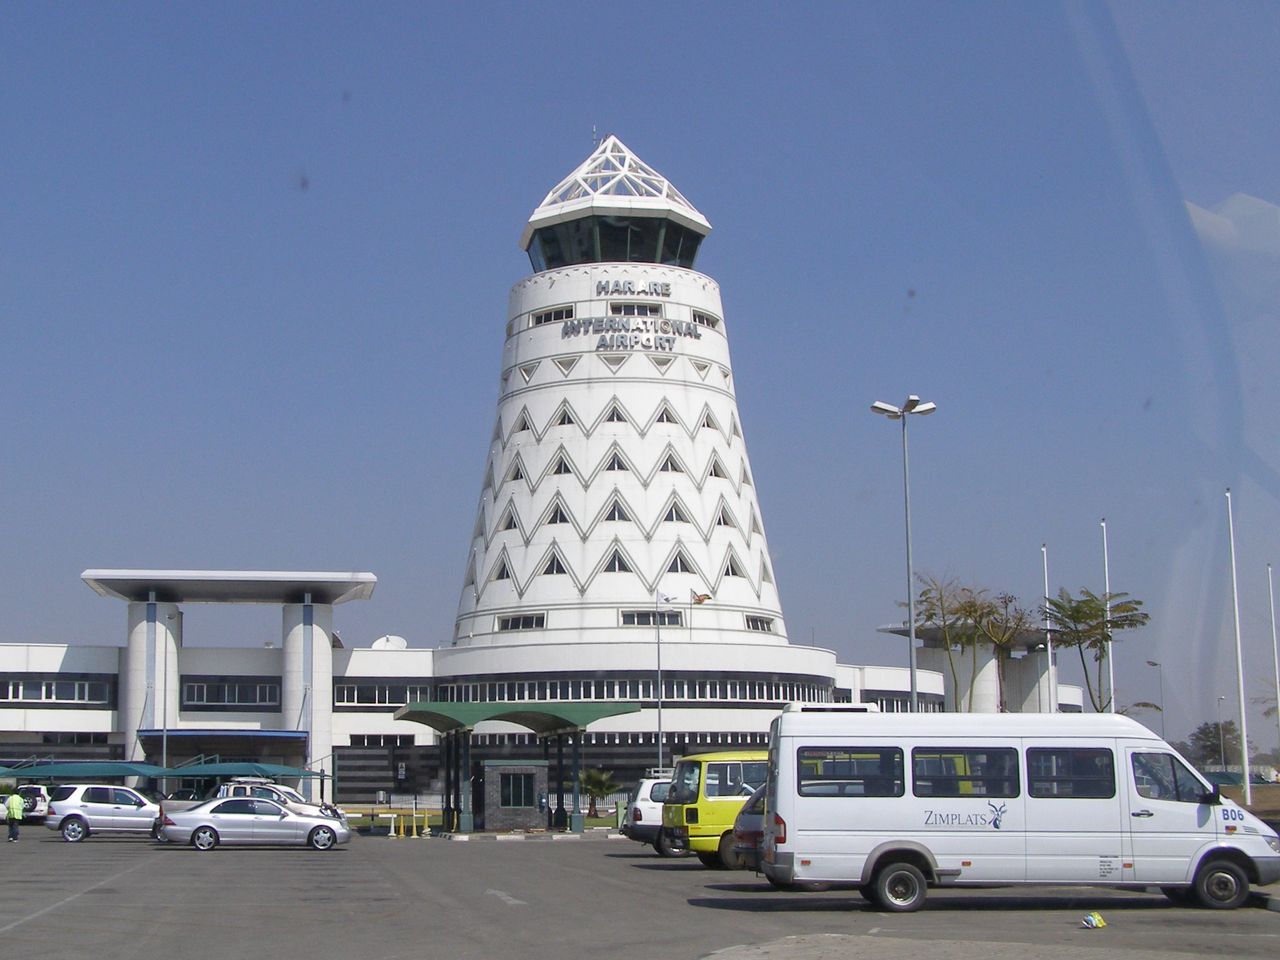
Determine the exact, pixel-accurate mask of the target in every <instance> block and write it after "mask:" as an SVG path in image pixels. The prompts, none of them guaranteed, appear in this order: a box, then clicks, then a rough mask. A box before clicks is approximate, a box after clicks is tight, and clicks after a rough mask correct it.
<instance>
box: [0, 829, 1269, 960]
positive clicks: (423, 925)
mask: <svg viewBox="0 0 1280 960" xmlns="http://www.w3.org/2000/svg"><path fill="white" fill-rule="evenodd" d="M0 890H3V896H2V897H0V944H3V949H4V951H5V954H6V955H7V956H13V957H21V958H23V960H39V958H58V960H62V958H67V960H71V958H75V960H83V958H86V957H92V958H94V960H115V958H125V957H128V958H130V960H134V958H170V957H172V958H180V960H206V958H215V957H216V958H219V960H241V958H245V957H250V958H256V957H271V958H279V960H294V958H297V960H304V958H305V960H339V958H341V960H347V958H359V960H402V958H403V960H408V958H414V960H422V958H434V957H439V958H446V957H447V958H449V960H468V958H478V960H507V958H511V960H577V958H585V957H589V956H598V955H601V954H602V953H607V954H610V955H614V956H618V955H622V956H631V957H636V958H643V960H654V958H657V960H668V958H670V960H698V958H703V957H708V956H715V957H716V960H763V958H766V957H767V958H778V960H783V958H786V960H827V958H835V957H840V958H842V960H847V958H848V957H850V956H856V957H858V958H860V960H862V958H877V957H881V956H883V957H886V958H889V957H894V958H897V957H901V956H904V955H909V956H912V957H913V958H920V960H934V958H937V960H1006V958H1008V960H1015V958H1016V960H1037V958H1042V957H1043V958H1049V957H1052V958H1054V960H1061V958H1062V956H1063V955H1064V951H1066V950H1069V951H1071V954H1072V960H1094V957H1096V958H1097V960H1102V958H1103V957H1104V956H1106V957H1111V958H1114V957H1117V956H1122V957H1124V958H1125V960H1147V958H1152V960H1154V958H1155V957H1157V956H1159V957H1162V958H1168V957H1169V956H1170V954H1199V955H1206V954H1209V955H1217V954H1228V955H1230V956H1232V957H1235V958H1254V957H1256V958H1260V960H1261V958H1264V957H1265V958H1266V960H1272V958H1274V957H1275V955H1276V952H1277V951H1278V950H1280V913H1272V912H1269V911H1266V910H1258V909H1245V910H1238V911H1234V912H1230V913H1222V912H1217V911H1208V910H1196V909H1187V908H1177V907H1172V906H1170V905H1168V904H1167V903H1166V902H1165V900H1164V898H1163V897H1160V896H1159V895H1154V896H1152V895H1145V894H1132V893H1108V892H1105V891H1095V890H1078V891H1073V890H1066V889H1060V888H1059V889H1053V890H1047V891H1046V890H1039V891H1036V893H1035V894H1034V895H1033V896H1016V895H1011V894H1009V893H1007V892H1004V893H1000V894H996V893H993V892H985V891H982V892H973V891H936V892H934V893H932V894H931V896H930V900H929V904H928V907H927V909H925V910H924V911H922V912H920V913H917V914H911V915H906V916H902V915H889V914H882V913H877V912H875V911H874V910H872V909H871V908H870V906H869V905H867V904H866V903H865V902H864V901H863V900H862V899H861V898H860V897H859V896H858V895H857V894H856V893H852V892H831V893H807V894H802V893H780V892H778V891H775V890H773V889H772V888H771V887H769V886H768V885H767V884H765V883H764V882H763V881H762V880H760V879H758V878H755V877H754V876H752V875H751V874H746V873H741V874H728V873H718V872H712V871H707V870H704V869H703V868H702V867H700V866H699V865H698V864H697V862H696V861H688V860H662V859H659V858H658V857H656V856H654V855H653V854H652V853H651V852H649V851H648V850H647V848H644V847H641V846H640V845H638V844H633V843H631V842H629V841H626V840H562V841H550V840H543V841H536V842H535V841H526V842H495V841H493V840H487V841H482V840H474V841H471V842H468V843H457V842H449V841H445V840H407V839H406V840H388V839H385V838H369V837H357V838H356V839H355V840H354V841H353V842H352V843H351V844H350V845H349V846H346V847H343V848H341V849H338V850H333V851H328V852H325V853H317V852H315V851H311V850H305V849H298V850H294V849H227V848H222V849H219V850H216V851H214V852H212V853H208V854H202V853H197V852H195V851H193V850H190V849H188V848H177V847H173V846H164V845H157V844H152V843H150V842H148V841H143V840H132V839H102V838H91V839H89V840H88V841H86V842H84V843H81V844H78V845H73V844H67V843H63V842H62V841H61V840H59V839H58V838H57V837H56V836H55V835H54V834H52V833H51V832H49V831H46V830H44V829H42V828H35V827H28V828H27V829H26V830H25V831H24V837H23V840H22V841H21V842H20V843H17V844H6V845H5V846H4V848H3V853H0ZM1095 909H1096V910H1100V911H1101V912H1102V914H1103V916H1104V917H1105V918H1106V919H1107V921H1108V924H1109V925H1108V926H1107V927H1106V928H1105V929H1102V930H1086V929H1084V928H1082V927H1081V925H1080V920H1081V918H1082V916H1083V915H1084V914H1085V913H1087V912H1088V911H1090V910H1095Z"/></svg>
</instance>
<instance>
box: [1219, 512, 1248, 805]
mask: <svg viewBox="0 0 1280 960" xmlns="http://www.w3.org/2000/svg"><path fill="white" fill-rule="evenodd" d="M1227 532H1228V534H1229V536H1230V539H1231V605H1232V608H1233V610H1234V611H1235V624H1236V683H1237V684H1238V685H1239V696H1240V771H1241V779H1242V780H1243V781H1244V805H1245V806H1246V807H1248V806H1251V805H1252V804H1253V791H1252V790H1251V789H1250V787H1249V726H1248V720H1247V719H1246V717H1245V703H1244V658H1243V656H1242V655H1241V650H1240V592H1239V589H1238V588H1237V584H1236V523H1235V518H1234V517H1233V516H1232V513H1231V488H1230V487H1227ZM1218 732H1219V733H1221V732H1222V724H1221V723H1219V724H1218Z"/></svg>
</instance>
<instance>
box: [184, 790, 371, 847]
mask: <svg viewBox="0 0 1280 960" xmlns="http://www.w3.org/2000/svg"><path fill="white" fill-rule="evenodd" d="M160 830H161V832H162V833H163V834H164V838H165V839H166V840H169V841H171V842H173V843H189V844H191V846H193V847H195V848H196V849H197V850H212V849H213V848H214V847H216V846H217V845H218V844H220V843H225V844H247V843H255V844H257V843H261V844H290V843H294V844H307V845H309V846H311V847H313V848H314V849H316V850H329V849H331V848H332V847H334V846H337V845H338V844H339V843H346V842H347V841H348V840H350V839H351V829H350V828H349V827H348V826H347V825H346V824H345V823H344V822H343V821H342V820H340V819H338V818H336V817H326V816H322V815H319V814H313V813H310V812H298V811H294V810H286V809H285V808H284V807H282V806H280V804H278V803H276V802H275V801H274V800H264V799H262V798H260V797H227V798H223V799H221V800H207V801H205V802H204V803H202V804H200V805H199V806H195V807H191V808H190V809H188V810H177V811H174V812H173V813H166V814H165V815H164V819H163V821H162V822H161V825H160Z"/></svg>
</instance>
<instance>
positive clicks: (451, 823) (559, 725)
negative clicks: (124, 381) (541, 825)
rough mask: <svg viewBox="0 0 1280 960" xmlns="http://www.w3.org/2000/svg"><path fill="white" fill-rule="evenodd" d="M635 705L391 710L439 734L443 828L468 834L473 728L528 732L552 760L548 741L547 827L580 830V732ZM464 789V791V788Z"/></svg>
mask: <svg viewBox="0 0 1280 960" xmlns="http://www.w3.org/2000/svg"><path fill="white" fill-rule="evenodd" d="M639 712H640V704H638V703H628V702H622V703H608V704H605V703H584V702H582V701H550V702H534V701H518V702H513V703H512V702H508V703H435V702H420V703H408V704H405V705H404V706H403V707H401V708H400V709H399V710H397V711H396V712H395V719H397V720H412V721H413V722H414V723H423V724H426V725H427V726H429V727H431V728H432V729H434V730H435V731H436V732H437V733H438V734H440V763H441V766H443V767H444V772H445V778H444V779H445V786H444V798H445V803H444V827H445V829H446V830H450V829H454V830H457V831H458V832H459V833H470V832H472V830H473V829H474V827H475V814H474V812H473V810H472V806H471V789H470V782H471V776H470V771H471V734H472V732H473V731H474V729H475V727H476V725H477V724H480V723H485V722H486V721H493V720H499V721H503V722H505V723H514V724H516V725H518V726H522V727H525V728H526V729H528V730H532V731H533V733H534V734H535V735H536V736H537V737H538V739H539V740H541V741H542V754H543V757H544V759H546V760H548V762H549V761H550V754H551V741H552V740H555V742H556V781H555V782H556V799H557V806H556V810H555V812H554V815H553V812H552V809H551V803H550V800H549V799H548V802H547V826H548V828H553V827H554V828H560V829H563V828H565V827H566V826H568V827H569V829H571V830H573V831H574V832H577V833H580V832H581V831H582V808H581V805H580V802H579V801H580V793H579V789H578V772H579V770H581V767H582V734H583V733H585V732H586V729H587V727H588V726H590V725H591V724H592V723H595V722H596V721H597V720H603V719H604V718H606V717H617V716H622V715H623V714H628V713H639ZM566 738H567V739H568V740H569V742H570V743H571V745H572V748H573V760H572V762H573V779H572V781H571V782H572V784H573V811H572V814H571V818H570V819H569V820H568V823H566V822H565V810H564V781H565V776H564V772H565V771H564V743H565V739H566ZM464 786H465V787H466V789H464Z"/></svg>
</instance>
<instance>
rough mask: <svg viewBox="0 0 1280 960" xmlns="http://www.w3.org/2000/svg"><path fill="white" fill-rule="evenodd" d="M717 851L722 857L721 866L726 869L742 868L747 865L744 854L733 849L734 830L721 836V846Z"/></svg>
mask: <svg viewBox="0 0 1280 960" xmlns="http://www.w3.org/2000/svg"><path fill="white" fill-rule="evenodd" d="M716 852H717V854H718V855H719V857H720V864H721V866H723V867H724V868H725V869H726V870H742V869H744V868H745V867H746V864H745V863H744V862H743V859H742V854H740V853H738V851H736V850H734V849H733V833H732V831H730V832H729V833H726V834H725V835H724V836H722V837H721V838H720V847H719V849H718V850H717V851H716Z"/></svg>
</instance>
